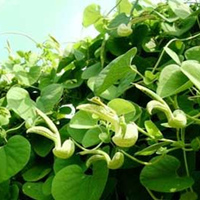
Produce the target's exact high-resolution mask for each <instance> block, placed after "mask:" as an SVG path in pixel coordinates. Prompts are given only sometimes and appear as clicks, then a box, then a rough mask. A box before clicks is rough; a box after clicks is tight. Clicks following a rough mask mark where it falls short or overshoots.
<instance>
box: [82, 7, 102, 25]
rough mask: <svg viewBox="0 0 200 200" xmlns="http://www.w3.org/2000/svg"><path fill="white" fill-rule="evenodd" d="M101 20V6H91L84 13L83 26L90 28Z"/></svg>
mask: <svg viewBox="0 0 200 200" xmlns="http://www.w3.org/2000/svg"><path fill="white" fill-rule="evenodd" d="M100 18H101V13H100V6H99V5H96V4H91V5H89V6H87V7H86V8H85V10H84V13H83V26H84V27H88V26H90V25H92V24H94V23H95V22H96V21H97V20H98V19H100Z"/></svg>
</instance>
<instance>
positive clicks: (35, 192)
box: [22, 182, 53, 200]
mask: <svg viewBox="0 0 200 200" xmlns="http://www.w3.org/2000/svg"><path fill="white" fill-rule="evenodd" d="M42 186H43V182H36V183H32V182H26V183H25V184H24V185H23V187H22V191H23V193H24V194H26V195H27V196H28V197H31V198H32V199H42V200H53V198H52V196H50V195H48V196H46V195H45V194H44V193H43V191H42Z"/></svg>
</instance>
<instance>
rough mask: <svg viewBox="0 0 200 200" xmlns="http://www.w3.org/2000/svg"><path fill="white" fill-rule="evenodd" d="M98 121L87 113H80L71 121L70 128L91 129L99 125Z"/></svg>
mask: <svg viewBox="0 0 200 200" xmlns="http://www.w3.org/2000/svg"><path fill="white" fill-rule="evenodd" d="M97 121H98V120H97V119H94V118H93V117H92V114H90V113H88V112H85V111H82V110H80V111H78V112H77V113H76V114H75V115H74V116H73V118H72V119H71V121H70V127H71V128H76V129H89V128H94V127H95V126H96V125H97Z"/></svg>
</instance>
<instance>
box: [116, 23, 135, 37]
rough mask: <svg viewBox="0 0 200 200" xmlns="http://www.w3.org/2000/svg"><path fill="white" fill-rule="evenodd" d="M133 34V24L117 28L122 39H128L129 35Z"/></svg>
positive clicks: (121, 25)
mask: <svg viewBox="0 0 200 200" xmlns="http://www.w3.org/2000/svg"><path fill="white" fill-rule="evenodd" d="M132 32H133V30H132V28H131V24H128V25H126V24H124V23H122V24H120V25H119V26H118V27H117V34H118V35H119V36H121V37H127V36H129V35H131V34H132Z"/></svg>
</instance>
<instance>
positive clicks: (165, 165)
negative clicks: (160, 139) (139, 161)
mask: <svg viewBox="0 0 200 200" xmlns="http://www.w3.org/2000/svg"><path fill="white" fill-rule="evenodd" d="M158 159H160V160H158ZM155 161H156V163H154V164H152V165H148V166H145V167H144V168H143V169H142V171H141V174H140V182H141V183H142V185H143V186H144V187H146V188H148V189H150V190H154V191H157V192H178V191H182V190H185V189H187V188H189V187H191V186H192V185H193V183H194V181H193V179H192V178H191V177H186V176H185V177H180V176H179V175H178V174H177V170H178V168H179V166H180V161H179V160H178V159H177V158H175V157H173V156H170V155H165V156H164V157H163V158H160V156H158V157H154V158H153V159H152V160H151V161H150V162H152V163H153V162H155Z"/></svg>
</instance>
